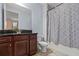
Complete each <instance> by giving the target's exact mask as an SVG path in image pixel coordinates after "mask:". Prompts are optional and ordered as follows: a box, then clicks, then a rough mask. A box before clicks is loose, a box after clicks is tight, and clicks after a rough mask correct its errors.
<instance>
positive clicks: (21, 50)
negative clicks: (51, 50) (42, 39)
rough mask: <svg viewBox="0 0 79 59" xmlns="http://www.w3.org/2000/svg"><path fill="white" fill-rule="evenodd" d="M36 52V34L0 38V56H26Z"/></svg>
mask: <svg viewBox="0 0 79 59" xmlns="http://www.w3.org/2000/svg"><path fill="white" fill-rule="evenodd" d="M36 52H37V34H15V35H2V36H0V56H25V55H26V56H27V55H33V54H35V53H36Z"/></svg>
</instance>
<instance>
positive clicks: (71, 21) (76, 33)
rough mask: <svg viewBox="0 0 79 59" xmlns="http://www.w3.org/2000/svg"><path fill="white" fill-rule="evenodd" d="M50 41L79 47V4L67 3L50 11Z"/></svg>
mask: <svg viewBox="0 0 79 59" xmlns="http://www.w3.org/2000/svg"><path fill="white" fill-rule="evenodd" d="M48 17H49V27H48V30H49V31H48V35H49V36H48V37H49V42H54V43H55V44H62V45H65V46H69V47H75V48H79V4H78V3H69V4H68V3H65V4H62V5H60V6H58V7H56V8H55V9H52V10H50V11H49V12H48Z"/></svg>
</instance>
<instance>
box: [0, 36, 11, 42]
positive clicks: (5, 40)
mask: <svg viewBox="0 0 79 59" xmlns="http://www.w3.org/2000/svg"><path fill="white" fill-rule="evenodd" d="M10 41H11V37H0V43H4V42H10Z"/></svg>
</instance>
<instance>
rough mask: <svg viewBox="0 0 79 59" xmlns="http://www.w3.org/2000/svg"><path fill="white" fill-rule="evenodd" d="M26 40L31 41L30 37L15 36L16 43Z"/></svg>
mask: <svg viewBox="0 0 79 59" xmlns="http://www.w3.org/2000/svg"><path fill="white" fill-rule="evenodd" d="M26 39H29V36H26V35H23V36H22V35H20V36H14V40H15V41H17V40H26Z"/></svg>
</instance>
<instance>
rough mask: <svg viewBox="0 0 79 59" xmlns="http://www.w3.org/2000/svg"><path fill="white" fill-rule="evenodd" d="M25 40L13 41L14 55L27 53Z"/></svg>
mask: <svg viewBox="0 0 79 59" xmlns="http://www.w3.org/2000/svg"><path fill="white" fill-rule="evenodd" d="M26 43H27V40H24V41H16V42H15V43H14V55H16V56H22V55H27V48H26V47H27V44H26Z"/></svg>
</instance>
